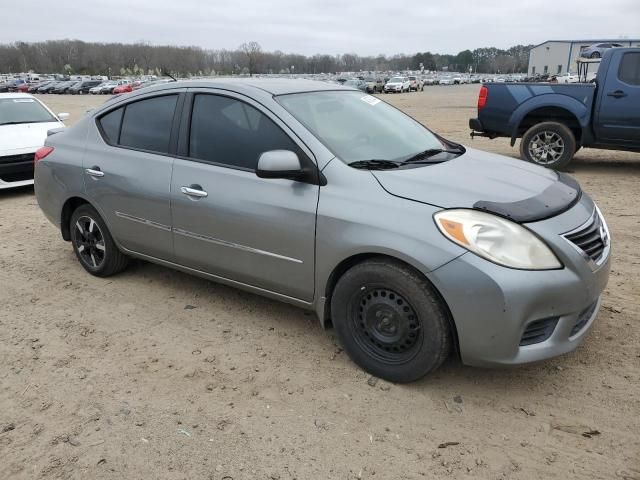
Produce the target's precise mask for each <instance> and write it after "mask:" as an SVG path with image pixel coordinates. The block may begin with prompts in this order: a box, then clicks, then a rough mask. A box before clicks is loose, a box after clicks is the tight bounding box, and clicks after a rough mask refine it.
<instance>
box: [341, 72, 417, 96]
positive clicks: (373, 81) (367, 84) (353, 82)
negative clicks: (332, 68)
mask: <svg viewBox="0 0 640 480" xmlns="http://www.w3.org/2000/svg"><path fill="white" fill-rule="evenodd" d="M337 82H338V83H340V84H342V85H345V86H347V87H353V88H357V89H359V90H362V91H363V92H367V93H404V92H417V91H420V90H424V81H423V79H422V78H420V77H418V76H415V75H409V76H402V75H398V76H394V77H390V78H384V79H383V78H381V77H378V78H376V77H360V78H353V79H350V80H346V79H338V80H337Z"/></svg>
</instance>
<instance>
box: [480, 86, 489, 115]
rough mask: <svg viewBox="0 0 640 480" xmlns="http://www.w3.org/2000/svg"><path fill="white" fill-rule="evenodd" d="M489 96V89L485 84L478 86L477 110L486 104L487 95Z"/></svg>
mask: <svg viewBox="0 0 640 480" xmlns="http://www.w3.org/2000/svg"><path fill="white" fill-rule="evenodd" d="M488 96H489V89H488V88H487V87H485V86H482V87H481V88H480V94H479V95H478V110H482V109H483V108H484V106H485V105H486V104H487V97H488Z"/></svg>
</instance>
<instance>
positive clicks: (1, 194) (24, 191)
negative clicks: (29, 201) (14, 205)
mask: <svg viewBox="0 0 640 480" xmlns="http://www.w3.org/2000/svg"><path fill="white" fill-rule="evenodd" d="M33 194H34V190H33V185H25V186H24V187H14V188H7V189H2V190H0V201H2V200H8V199H12V198H21V197H26V196H33Z"/></svg>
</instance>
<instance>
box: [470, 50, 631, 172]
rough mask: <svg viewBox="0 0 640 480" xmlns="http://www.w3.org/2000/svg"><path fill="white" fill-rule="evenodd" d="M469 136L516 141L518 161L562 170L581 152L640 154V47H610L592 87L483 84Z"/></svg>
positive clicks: (588, 84) (541, 84) (513, 142)
mask: <svg viewBox="0 0 640 480" xmlns="http://www.w3.org/2000/svg"><path fill="white" fill-rule="evenodd" d="M469 127H470V128H471V130H472V132H471V135H472V136H478V135H479V136H484V137H489V138H496V137H510V138H511V146H514V145H515V142H516V139H517V138H522V141H521V142H520V156H521V157H522V158H523V159H524V160H528V161H530V162H533V163H537V164H539V165H542V166H545V167H549V168H554V169H562V168H564V167H566V166H567V165H568V164H569V162H570V161H571V159H572V158H573V155H574V154H575V152H576V151H578V150H579V149H580V148H581V147H590V148H603V149H609V150H628V151H636V152H640V48H612V49H610V50H609V51H607V52H606V53H605V54H604V55H603V56H602V60H601V62H600V66H599V68H598V73H597V76H596V80H595V82H594V83H583V84H553V83H549V84H545V83H493V84H487V85H483V86H482V87H481V89H480V95H479V97H478V117H477V118H472V119H470V120H469Z"/></svg>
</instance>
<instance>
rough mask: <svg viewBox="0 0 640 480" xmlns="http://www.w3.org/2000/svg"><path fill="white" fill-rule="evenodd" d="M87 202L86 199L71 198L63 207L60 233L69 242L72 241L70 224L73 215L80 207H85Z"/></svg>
mask: <svg viewBox="0 0 640 480" xmlns="http://www.w3.org/2000/svg"><path fill="white" fill-rule="evenodd" d="M85 203H89V202H87V201H86V200H85V199H84V198H80V197H71V198H69V199H67V201H66V202H64V205H63V206H62V217H61V219H60V231H61V232H62V238H64V239H65V240H66V241H67V242H68V241H69V240H71V230H70V229H69V222H70V221H71V215H73V212H75V211H76V209H77V208H78V207H79V206H80V205H84V204H85Z"/></svg>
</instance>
